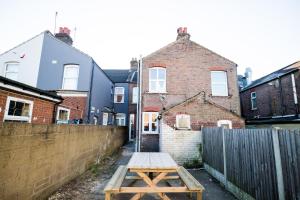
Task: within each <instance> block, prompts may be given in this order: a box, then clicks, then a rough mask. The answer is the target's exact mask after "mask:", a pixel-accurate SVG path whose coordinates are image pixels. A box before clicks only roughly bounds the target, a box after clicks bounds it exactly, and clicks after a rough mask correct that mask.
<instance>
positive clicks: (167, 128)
mask: <svg viewBox="0 0 300 200" xmlns="http://www.w3.org/2000/svg"><path fill="white" fill-rule="evenodd" d="M177 33H178V35H177V39H176V41H174V42H172V43H171V44H168V45H167V46H165V47H163V48H161V49H159V50H157V51H155V52H154V53H152V54H150V55H148V56H146V57H144V58H143V59H142V69H141V70H142V77H141V79H142V83H141V88H142V91H141V95H142V99H141V111H142V123H141V138H140V150H141V151H159V150H160V151H168V148H165V144H166V143H170V142H171V143H172V142H173V143H176V141H177V142H178V143H177V144H175V145H179V146H180V145H182V143H181V142H183V141H184V139H182V138H181V139H180V140H176V141H175V138H174V137H173V136H172V137H173V139H170V138H169V137H167V136H168V135H169V134H171V135H176V133H178V134H182V135H183V137H184V136H186V135H188V134H191V133H193V134H198V136H196V137H197V138H199V139H200V136H199V134H200V133H201V127H202V126H226V127H228V128H240V127H244V120H243V119H242V118H241V117H240V100H239V89H238V84H237V64H235V63H234V62H232V61H230V60H228V59H226V58H224V57H222V56H220V55H218V54H216V53H215V52H213V51H211V50H209V49H207V48H205V47H203V46H201V45H199V44H197V43H195V42H193V41H191V40H190V35H189V34H188V33H187V30H186V28H179V29H178V30H177ZM199 139H198V140H199ZM187 146H188V145H187ZM171 155H172V152H171ZM173 156H174V155H173Z"/></svg>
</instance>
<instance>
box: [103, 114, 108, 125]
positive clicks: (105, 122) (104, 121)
mask: <svg viewBox="0 0 300 200" xmlns="http://www.w3.org/2000/svg"><path fill="white" fill-rule="evenodd" d="M107 121H108V113H103V116H102V125H104V126H106V125H107Z"/></svg>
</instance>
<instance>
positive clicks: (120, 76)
mask: <svg viewBox="0 0 300 200" xmlns="http://www.w3.org/2000/svg"><path fill="white" fill-rule="evenodd" d="M137 68H138V61H137V60H136V59H132V61H131V62H130V69H129V70H128V69H106V70H104V72H105V73H106V74H107V76H108V77H109V78H110V79H111V80H112V81H113V83H114V91H113V96H114V97H113V99H114V109H113V111H114V114H115V124H116V125H118V126H128V134H129V139H130V140H134V139H135V136H136V113H137V109H136V108H137V103H138V88H137Z"/></svg>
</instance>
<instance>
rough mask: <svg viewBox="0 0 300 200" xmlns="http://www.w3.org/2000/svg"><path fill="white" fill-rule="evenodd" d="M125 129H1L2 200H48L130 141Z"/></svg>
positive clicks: (28, 126) (12, 126)
mask: <svg viewBox="0 0 300 200" xmlns="http://www.w3.org/2000/svg"><path fill="white" fill-rule="evenodd" d="M127 135H128V134H127V131H126V128H124V127H99V126H91V125H90V126H89V125H48V126H47V125H32V124H20V123H3V124H1V125H0V199H3V200H14V199H22V200H23V199H24V200H26V199H42V198H46V197H47V196H48V195H49V194H51V193H52V192H54V191H55V190H56V189H58V188H59V187H60V186H61V185H63V184H64V183H66V182H68V181H70V180H71V179H73V178H75V177H76V176H78V175H80V174H82V173H83V172H84V171H85V170H86V169H87V168H88V167H89V166H91V165H92V164H93V163H95V162H96V160H98V159H103V158H104V157H106V156H109V155H111V153H113V152H114V151H117V150H118V149H119V147H121V146H122V145H123V143H124V142H125V140H126V139H127Z"/></svg>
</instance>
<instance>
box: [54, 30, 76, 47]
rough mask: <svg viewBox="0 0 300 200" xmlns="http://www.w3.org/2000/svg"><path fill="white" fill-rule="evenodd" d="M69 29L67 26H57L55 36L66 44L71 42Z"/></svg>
mask: <svg viewBox="0 0 300 200" xmlns="http://www.w3.org/2000/svg"><path fill="white" fill-rule="evenodd" d="M70 33H71V30H70V29H69V28H67V27H59V32H58V33H56V34H55V37H56V38H57V39H59V40H61V41H63V42H65V43H67V44H68V45H72V44H73V40H72V38H71V36H70Z"/></svg>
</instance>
